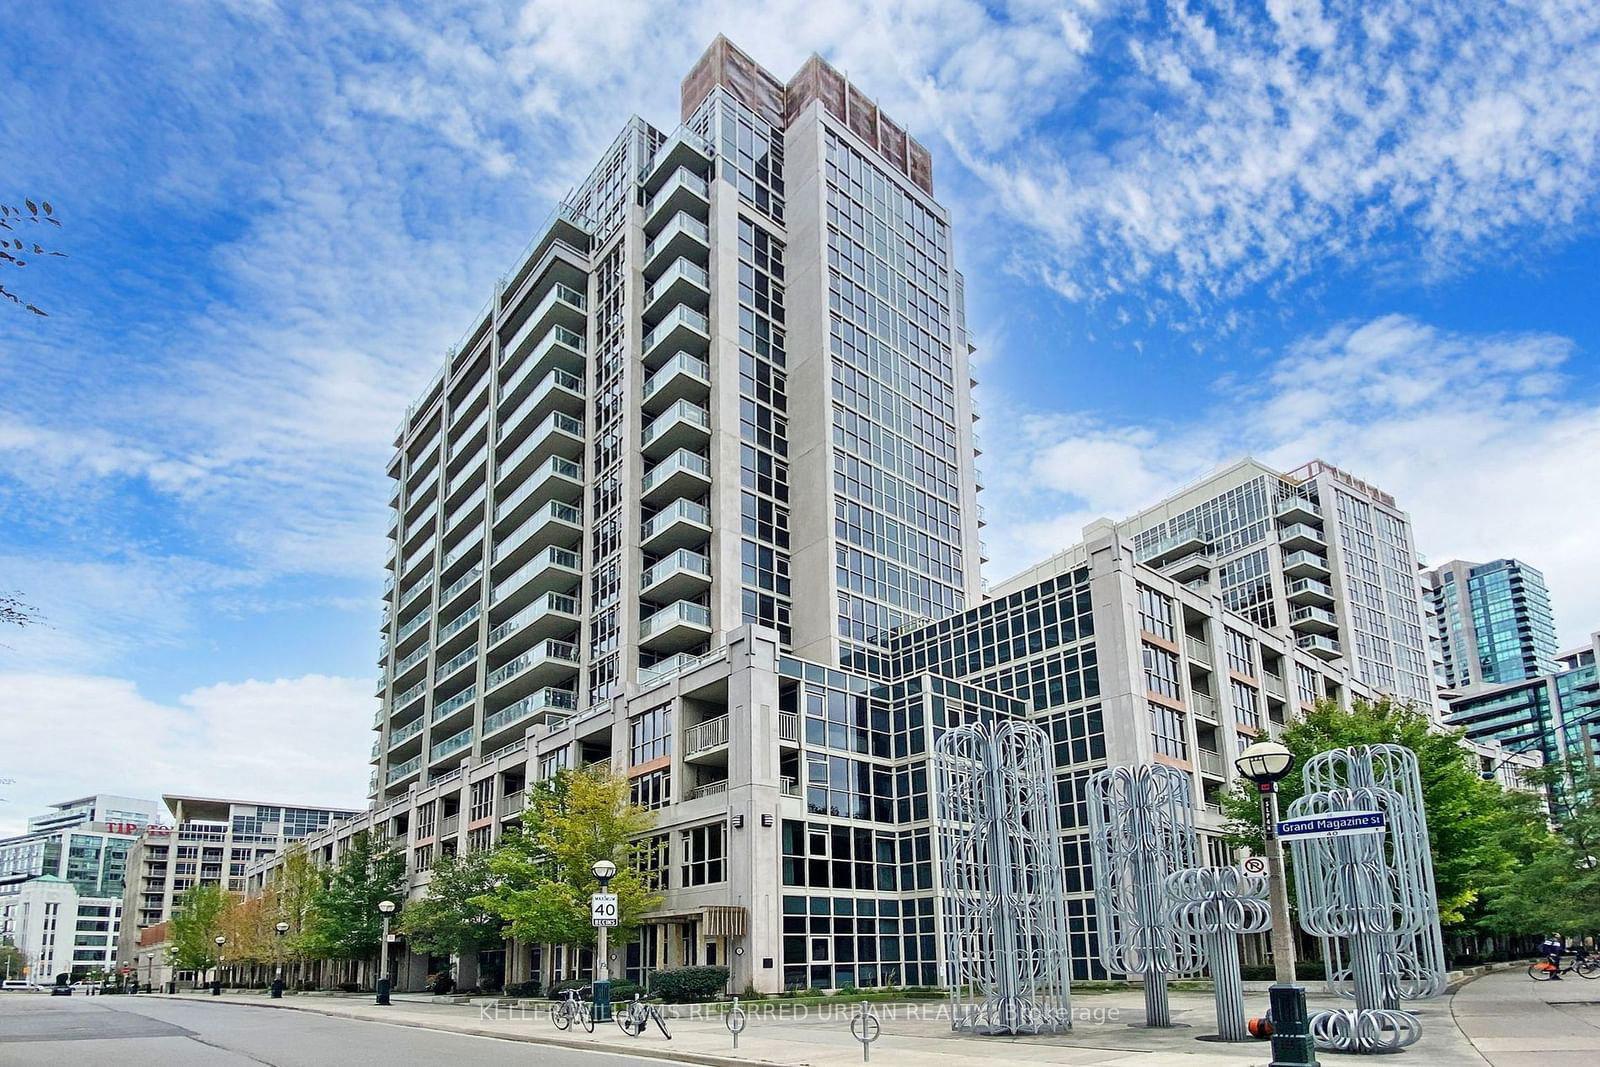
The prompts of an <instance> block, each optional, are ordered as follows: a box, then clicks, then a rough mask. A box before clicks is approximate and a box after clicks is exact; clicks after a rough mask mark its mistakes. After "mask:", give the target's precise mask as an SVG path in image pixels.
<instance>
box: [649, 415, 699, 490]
mask: <svg viewBox="0 0 1600 1067" xmlns="http://www.w3.org/2000/svg"><path fill="white" fill-rule="evenodd" d="M678 403H680V404H682V403H684V401H682V400H680V401H678ZM708 421H709V420H708ZM651 425H652V426H654V423H652V424H651ZM700 425H702V426H703V425H705V423H701V424H700ZM649 432H650V431H649V430H646V431H645V433H646V434H648V433H649ZM644 443H645V444H647V445H648V444H649V443H650V442H649V441H648V440H646V441H645V442H644ZM680 473H688V474H698V475H699V476H700V477H702V478H708V479H709V478H710V477H711V461H710V460H709V459H707V458H706V457H704V456H702V455H699V454H697V453H694V452H690V451H689V450H688V449H687V448H680V449H678V450H677V451H676V452H674V453H672V455H670V456H668V457H667V458H666V459H664V460H662V461H661V462H660V463H657V464H656V465H655V466H654V467H651V468H650V470H649V471H648V472H647V473H646V474H645V476H644V480H643V481H641V482H640V483H639V491H640V492H643V493H648V492H650V490H652V489H654V488H655V487H656V486H658V485H660V484H661V483H662V482H664V481H666V480H667V479H668V478H670V477H672V476H673V475H674V474H680Z"/></svg>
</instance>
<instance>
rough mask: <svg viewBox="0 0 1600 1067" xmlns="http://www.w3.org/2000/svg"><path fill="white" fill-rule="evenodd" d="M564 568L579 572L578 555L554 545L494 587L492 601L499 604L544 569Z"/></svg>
mask: <svg viewBox="0 0 1600 1067" xmlns="http://www.w3.org/2000/svg"><path fill="white" fill-rule="evenodd" d="M550 566H556V567H566V568H568V569H569V570H579V569H580V568H579V557H578V554H577V553H576V552H574V551H572V550H571V549H569V548H558V547H556V546H554V545H552V546H551V547H549V548H547V549H545V550H544V551H543V552H541V553H539V554H538V555H537V556H535V557H534V558H533V559H532V561H530V562H528V563H524V564H523V565H522V566H520V567H518V568H517V569H516V571H515V572H514V573H513V574H512V575H511V576H510V577H509V578H507V579H506V580H505V581H503V582H500V583H499V584H497V585H496V586H495V587H494V596H493V598H492V599H493V600H494V602H495V603H499V602H500V601H501V600H503V599H504V598H505V597H506V596H508V595H509V594H510V593H512V592H514V591H516V590H517V589H520V588H521V587H522V583H524V582H526V581H527V580H528V578H529V577H531V576H532V575H534V574H536V573H538V572H539V571H542V570H544V569H545V568H546V567H550Z"/></svg>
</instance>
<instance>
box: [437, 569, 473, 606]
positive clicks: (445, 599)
mask: <svg viewBox="0 0 1600 1067" xmlns="http://www.w3.org/2000/svg"><path fill="white" fill-rule="evenodd" d="M482 577H483V564H481V563H475V564H473V565H472V567H470V568H469V569H468V570H467V573H465V574H463V575H462V576H461V577H459V578H457V579H456V580H455V581H453V582H451V583H450V585H449V587H448V588H446V589H445V591H444V594H443V595H442V596H440V597H439V603H440V605H441V606H442V605H444V604H448V603H449V602H450V600H451V598H452V597H454V596H455V595H456V594H457V593H460V592H462V591H463V590H465V589H467V588H468V587H469V586H471V585H472V584H473V583H474V582H476V581H478V579H480V578H482Z"/></svg>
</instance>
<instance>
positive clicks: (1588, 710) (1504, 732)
mask: <svg viewBox="0 0 1600 1067" xmlns="http://www.w3.org/2000/svg"><path fill="white" fill-rule="evenodd" d="M1597 652H1600V633H1596V634H1594V635H1593V636H1592V638H1591V645H1590V646H1589V647H1585V648H1579V649H1574V650H1572V651H1570V652H1564V653H1561V654H1560V655H1559V656H1556V657H1553V659H1554V664H1555V667H1556V669H1555V670H1554V671H1553V672H1551V673H1547V674H1541V675H1538V676H1536V677H1533V678H1528V679H1525V680H1522V681H1515V682H1508V683H1505V684H1501V685H1475V686H1473V687H1472V689H1471V691H1469V692H1467V693H1455V692H1447V693H1446V694H1445V696H1446V699H1447V701H1448V707H1449V710H1448V712H1447V713H1446V716H1445V722H1446V723H1448V724H1449V725H1451V726H1459V727H1462V728H1463V729H1465V730H1466V731H1467V736H1468V737H1469V738H1472V739H1474V740H1490V741H1495V742H1498V743H1499V744H1500V745H1501V746H1503V747H1504V748H1505V749H1506V750H1507V751H1508V752H1529V753H1534V754H1536V755H1537V756H1538V757H1539V758H1540V760H1541V761H1542V762H1544V763H1557V762H1560V761H1562V760H1566V759H1569V758H1572V757H1576V756H1587V757H1588V758H1589V759H1591V760H1595V761H1597V765H1600V736H1597V735H1600V674H1597V669H1596V666H1595V658H1596V653H1597Z"/></svg>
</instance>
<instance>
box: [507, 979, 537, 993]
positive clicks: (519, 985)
mask: <svg viewBox="0 0 1600 1067" xmlns="http://www.w3.org/2000/svg"><path fill="white" fill-rule="evenodd" d="M539 990H540V985H539V983H538V982H507V983H506V988H505V994H506V996H508V997H536V996H538V995H539Z"/></svg>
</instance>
